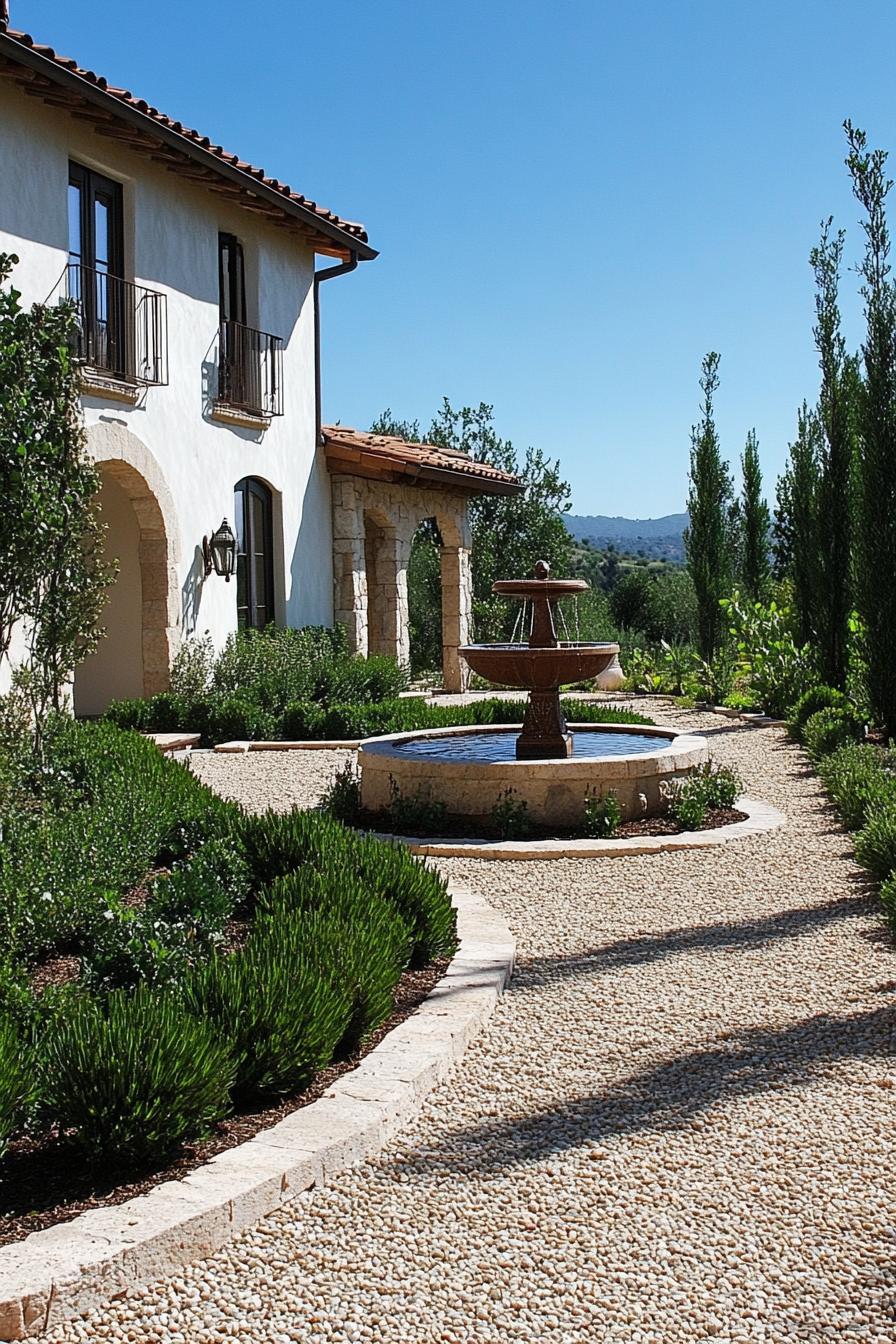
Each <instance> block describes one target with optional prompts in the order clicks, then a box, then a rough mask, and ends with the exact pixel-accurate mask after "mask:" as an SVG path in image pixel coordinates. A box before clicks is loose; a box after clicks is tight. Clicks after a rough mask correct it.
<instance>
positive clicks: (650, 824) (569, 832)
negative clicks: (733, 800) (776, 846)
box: [355, 807, 747, 840]
mask: <svg viewBox="0 0 896 1344" xmlns="http://www.w3.org/2000/svg"><path fill="white" fill-rule="evenodd" d="M746 820H747V813H746V812H741V811H739V809H738V808H736V807H717V808H710V809H708V810H707V812H706V814H705V816H704V819H703V822H702V824H701V825H700V826H695V827H688V826H684V825H683V824H682V823H681V822H680V821H677V820H676V819H675V818H674V817H672V816H668V815H667V816H659V817H644V818H643V819H642V820H640V821H624V822H621V823H620V824H619V825H618V826H616V827H614V828H613V831H612V833H611V834H610V835H607V836H597V835H586V834H585V832H584V831H583V830H582V828H581V827H561V826H539V825H537V824H536V823H534V822H533V823H530V824H529V825H528V826H527V827H526V828H525V829H518V830H511V831H508V830H506V829H502V828H501V827H500V826H498V825H496V824H495V822H494V821H493V820H492V819H491V818H490V817H460V816H450V815H445V816H443V817H441V819H436V818H434V819H433V820H432V821H430V822H428V823H427V822H426V820H425V819H423V820H422V824H421V819H420V817H419V816H418V817H417V819H416V822H417V824H415V822H414V821H413V820H409V821H408V823H407V824H406V825H405V826H404V827H400V826H396V825H394V824H393V822H392V818H391V816H390V815H389V814H388V813H381V812H361V813H360V815H359V817H358V820H357V822H356V823H355V825H356V826H357V827H358V829H359V830H363V831H373V832H376V833H378V834H383V833H388V834H390V835H396V836H399V837H403V838H407V837H409V836H410V837H413V838H415V839H432V838H436V837H438V838H444V839H446V840H447V839H466V838H467V837H468V836H470V835H471V834H475V835H476V836H477V838H479V839H482V840H595V839H613V840H616V839H619V840H627V839H636V838H637V837H639V836H648V835H684V834H699V833H700V832H701V831H715V830H718V829H720V828H721V827H722V826H733V825H734V823H735V822H738V821H746Z"/></svg>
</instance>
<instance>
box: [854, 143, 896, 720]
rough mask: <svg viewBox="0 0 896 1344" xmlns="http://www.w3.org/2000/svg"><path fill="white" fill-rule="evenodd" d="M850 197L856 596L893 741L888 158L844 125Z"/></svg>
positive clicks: (874, 686)
mask: <svg viewBox="0 0 896 1344" xmlns="http://www.w3.org/2000/svg"><path fill="white" fill-rule="evenodd" d="M844 129H845V131H846V137H847V142H848V145H849V154H848V157H847V160H846V164H847V167H848V169H849V172H850V176H851V178H852V187H853V192H854V194H855V196H856V199H857V200H858V201H859V203H860V204H861V206H862V208H863V209H864V211H865V218H864V220H863V222H862V227H863V229H864V232H865V254H864V257H863V260H862V263H861V265H860V267H859V273H860V275H861V277H862V282H863V283H862V291H861V292H862V297H863V299H864V302H865V320H866V333H865V340H864V342H863V345H862V364H863V367H864V375H865V377H864V382H863V384H862V388H861V395H860V397H859V402H858V416H857V421H858V432H859V434H858V438H859V442H858V459H859V460H858V479H859V488H858V516H857V526H856V531H855V542H856V544H855V549H854V555H855V561H856V579H857V583H856V592H857V601H858V607H859V610H860V613H861V615H862V618H863V620H864V623H865V630H866V649H867V658H868V674H867V676H868V694H869V698H870V702H871V706H872V709H873V711H874V713H875V716H876V717H877V719H878V720H879V722H880V724H881V725H882V727H883V728H884V729H885V730H886V732H887V733H888V734H889V735H891V736H892V735H893V734H896V583H894V582H893V576H894V573H896V286H894V282H893V278H892V274H891V267H890V260H889V257H890V233H889V228H888V225H887V215H886V200H887V196H888V194H889V191H890V188H891V186H892V182H891V180H890V179H889V178H888V177H887V175H886V162H887V155H886V153H885V152H884V151H883V150H879V149H876V150H870V151H869V149H868V147H867V139H866V136H865V133H864V131H860V130H859V129H858V128H856V127H854V126H853V125H852V123H851V122H849V121H847V122H846V123H845V126H844Z"/></svg>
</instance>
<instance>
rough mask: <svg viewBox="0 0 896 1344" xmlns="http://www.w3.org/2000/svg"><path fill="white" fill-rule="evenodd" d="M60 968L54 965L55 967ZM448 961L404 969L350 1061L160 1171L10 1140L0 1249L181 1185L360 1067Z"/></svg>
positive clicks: (222, 1127)
mask: <svg viewBox="0 0 896 1344" xmlns="http://www.w3.org/2000/svg"><path fill="white" fill-rule="evenodd" d="M75 961H76V959H75V958H71V959H69V958H58V959H54V962H56V963H57V964H53V965H52V966H51V965H50V963H48V974H47V978H46V981H45V983H54V982H55V983H58V982H60V981H64V980H66V979H69V978H70V977H71V975H72V972H73V970H74V966H73V965H72V964H71V963H72V962H75ZM59 962H61V963H63V964H62V965H59V964H58V963H59ZM447 968H448V961H447V959H446V960H441V961H437V962H434V963H433V964H432V965H431V966H427V967H425V968H424V969H423V970H419V971H405V973H404V975H403V976H402V977H401V979H400V980H399V982H398V985H397V986H396V989H395V1001H394V1002H395V1006H394V1009H393V1012H392V1015H391V1017H390V1018H389V1019H388V1021H386V1022H384V1023H383V1025H382V1026H381V1027H379V1028H378V1029H377V1031H375V1032H373V1033H372V1034H371V1035H370V1036H369V1037H368V1038H367V1039H366V1040H365V1042H364V1044H363V1046H362V1048H361V1049H360V1050H358V1051H357V1052H356V1053H355V1054H354V1055H352V1056H351V1057H350V1058H348V1059H345V1060H341V1061H340V1062H339V1063H338V1064H332V1065H330V1067H329V1068H326V1069H323V1070H322V1071H321V1072H320V1073H319V1074H318V1075H317V1077H316V1078H315V1079H314V1082H313V1083H312V1084H311V1086H310V1087H308V1088H306V1090H305V1091H304V1092H302V1093H301V1094H299V1095H297V1096H292V1097H286V1098H284V1099H283V1100H282V1101H280V1102H278V1103H277V1104H276V1105H274V1106H269V1107H267V1109H265V1110H260V1111H251V1112H249V1111H243V1112H238V1113H237V1114H235V1115H232V1116H230V1117H228V1119H226V1120H223V1121H222V1122H221V1123H220V1124H219V1125H217V1126H216V1128H215V1130H214V1132H213V1133H212V1134H211V1135H210V1136H209V1137H208V1138H207V1139H204V1140H203V1141H202V1142H201V1143H195V1144H191V1145H189V1146H188V1147H186V1148H185V1149H184V1150H183V1152H182V1154H181V1155H180V1156H179V1157H178V1158H177V1160H176V1161H174V1162H172V1163H171V1164H170V1165H169V1166H167V1167H165V1168H164V1170H161V1171H160V1170H152V1171H146V1170H142V1171H135V1170H134V1169H133V1168H131V1169H126V1168H125V1169H119V1170H117V1171H110V1170H109V1169H108V1165H104V1167H103V1169H102V1170H96V1169H91V1168H90V1167H87V1166H85V1165H84V1163H83V1161H82V1160H81V1159H80V1158H79V1157H78V1156H77V1155H76V1154H75V1153H74V1152H73V1150H72V1148H71V1147H70V1146H69V1145H67V1144H66V1143H65V1141H64V1138H63V1137H61V1136H59V1135H58V1134H48V1135H39V1136H33V1137H26V1138H21V1139H17V1140H15V1141H14V1142H13V1143H11V1144H10V1146H9V1149H8V1151H7V1153H6V1156H5V1158H4V1160H3V1176H2V1180H0V1246H6V1245H8V1244H9V1243H10V1242H14V1241H20V1240H21V1239H22V1238H23V1237H26V1236H28V1234H29V1233H30V1232H38V1231H40V1230H41V1229H42V1228H46V1227H52V1226H53V1225H54V1224H55V1223H65V1222H69V1221H70V1220H71V1219H72V1218H75V1217H77V1215H78V1214H79V1213H84V1212H85V1211H86V1210H87V1209H96V1208H106V1207H108V1206H109V1205H112V1204H123V1203H124V1202H125V1200H128V1199H133V1198H134V1196H135V1195H143V1194H145V1193H146V1192H147V1191H148V1190H151V1189H152V1187H153V1186H154V1185H158V1184H160V1182H162V1181H172V1180H179V1179H180V1178H181V1177H183V1176H187V1175H189V1173H190V1172H191V1171H194V1170H195V1169H196V1167H198V1166H201V1165H202V1163H203V1162H207V1161H208V1160H209V1159H210V1158H212V1157H214V1156H215V1155H216V1154H217V1153H223V1152H224V1151H225V1150H226V1149H228V1148H235V1147H236V1145H237V1144H239V1143H245V1142H246V1140H247V1139H251V1138H253V1137H254V1136H255V1135H256V1134H258V1133H259V1132H260V1131H261V1130H263V1129H269V1128H270V1127H271V1125H275V1124H276V1123H277V1121H278V1120H282V1119H283V1118H284V1117H285V1116H287V1115H289V1114H291V1113H292V1112H293V1111H297V1110H299V1109H300V1108H301V1107H303V1106H308V1105H310V1104H311V1102H313V1101H317V1099H318V1098H319V1097H320V1096H322V1095H323V1093H324V1092H326V1090H327V1089H328V1088H329V1087H331V1086H332V1085H333V1083H334V1082H335V1081H336V1079H337V1078H340V1077H341V1076H342V1075H343V1074H344V1073H348V1072H349V1070H350V1069H353V1068H355V1066H356V1065H357V1064H358V1063H360V1061H361V1060H362V1059H363V1058H364V1056H365V1055H367V1054H369V1053H370V1051H371V1050H372V1049H373V1048H374V1047H375V1046H376V1045H378V1044H379V1043H380V1041H381V1040H382V1039H383V1037H384V1036H386V1035H387V1034H388V1033H389V1032H390V1031H391V1030H392V1028H393V1027H397V1026H398V1024H399V1023H400V1022H404V1021H405V1019H406V1018H408V1017H410V1016H411V1014H412V1013H413V1012H414V1010H415V1009H416V1008H418V1007H419V1006H420V1004H421V1003H422V1002H423V1001H424V999H425V998H426V997H427V995H428V994H429V993H430V991H431V990H432V989H433V988H434V987H435V985H436V984H437V983H438V981H439V980H440V979H441V978H442V976H443V975H444V974H445V971H446V970H447Z"/></svg>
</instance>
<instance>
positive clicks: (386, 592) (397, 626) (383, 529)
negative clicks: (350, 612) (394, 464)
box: [364, 505, 410, 663]
mask: <svg viewBox="0 0 896 1344" xmlns="http://www.w3.org/2000/svg"><path fill="white" fill-rule="evenodd" d="M399 524H400V520H399V519H398V518H396V517H395V516H394V515H393V514H392V513H390V511H389V510H387V509H385V508H382V507H379V506H377V505H373V506H368V507H366V508H365V509H364V574H365V578H366V597H367V651H368V653H388V654H392V655H394V656H395V657H397V658H398V661H399V662H401V663H407V662H408V659H409V655H410V643H409V639H408V630H407V565H408V556H409V554H410V538H408V537H406V536H405V533H406V531H407V529H406V528H402V527H401V526H400V525H399Z"/></svg>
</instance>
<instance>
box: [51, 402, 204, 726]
mask: <svg viewBox="0 0 896 1344" xmlns="http://www.w3.org/2000/svg"><path fill="white" fill-rule="evenodd" d="M88 444H89V447H90V450H91V455H92V456H93V457H94V458H95V459H96V461H97V465H98V467H99V472H100V477H101V488H100V505H101V507H102V517H103V521H104V522H105V523H106V526H107V529H108V530H107V533H106V553H107V555H109V556H110V557H113V558H115V559H116V560H117V561H118V565H119V573H118V578H117V579H116V581H115V583H114V584H113V585H112V587H111V588H110V590H109V599H108V602H107V605H106V608H105V611H104V612H103V616H102V622H103V625H104V626H105V627H106V637H105V639H103V640H101V641H100V645H99V647H98V648H97V650H96V652H95V653H94V654H92V655H91V656H90V657H89V658H85V659H84V661H83V662H82V663H81V664H80V666H79V667H78V668H77V669H76V671H75V681H74V707H75V713H76V714H83V715H93V714H101V713H102V712H103V710H105V709H106V708H107V706H108V705H109V702H110V701H111V700H119V699H125V698H129V697H135V696H136V697H138V696H149V695H155V694H156V693H157V692H159V691H163V690H165V689H166V688H167V686H168V684H169V676H170V670H171V660H172V658H173V656H174V654H175V652H176V649H177V642H178V638H179V600H178V576H177V566H176V542H175V538H174V535H173V533H174V524H173V507H172V504H171V499H170V496H169V494H168V491H167V487H166V486H165V484H164V481H163V479H162V476H161V473H160V471H159V468H158V465H157V464H156V462H155V459H154V458H153V457H152V456H151V454H150V453H149V452H148V451H147V449H146V448H145V447H144V446H143V444H141V443H140V441H139V440H138V439H137V438H135V436H134V435H133V434H130V433H129V432H128V431H127V430H126V429H124V428H123V427H121V426H115V425H105V424H104V425H99V426H94V428H93V429H92V430H91V431H90V432H89V434H88Z"/></svg>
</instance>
